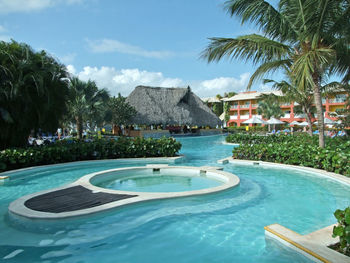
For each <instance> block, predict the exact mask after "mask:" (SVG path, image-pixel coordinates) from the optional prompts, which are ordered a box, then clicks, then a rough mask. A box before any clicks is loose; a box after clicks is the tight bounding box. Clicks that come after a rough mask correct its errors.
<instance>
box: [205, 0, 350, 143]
mask: <svg viewBox="0 0 350 263" xmlns="http://www.w3.org/2000/svg"><path fill="white" fill-rule="evenodd" d="M225 8H226V9H227V11H228V12H229V13H230V15H231V16H233V15H236V16H238V17H240V18H241V21H242V24H243V23H245V22H251V23H253V24H256V25H257V26H258V27H259V29H260V31H261V32H262V33H263V35H259V34H251V35H244V36H240V37H237V38H210V44H209V45H208V47H207V48H206V49H205V50H204V51H203V53H202V57H203V58H205V59H207V60H208V62H211V61H219V60H221V59H222V58H224V57H226V58H240V59H245V60H251V61H253V63H254V64H260V65H259V67H258V68H257V70H256V71H255V73H254V74H253V75H252V76H251V78H250V81H249V84H248V87H247V89H249V88H250V87H251V85H252V83H253V82H254V81H255V80H257V79H260V78H261V77H262V76H263V75H265V74H266V73H271V72H275V71H277V70H288V69H291V72H292V74H293V75H294V77H295V78H297V79H298V80H299V81H298V85H300V86H308V85H310V86H311V87H312V90H313V93H314V101H315V106H316V110H317V118H318V125H319V127H318V128H319V131H320V133H319V146H320V147H324V116H323V108H322V98H321V90H320V87H321V84H322V81H323V78H324V77H325V76H326V75H327V74H330V73H339V74H343V75H344V76H345V77H344V80H348V79H350V58H349V39H350V38H349V36H350V19H349V17H350V3H349V2H348V1H345V0H332V1H329V0H280V1H279V4H278V7H277V8H275V7H274V6H273V5H271V4H270V3H268V2H267V1H263V0H249V1H248V0H229V1H227V2H226V4H225Z"/></svg>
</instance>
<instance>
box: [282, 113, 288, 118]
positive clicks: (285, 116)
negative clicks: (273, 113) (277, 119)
mask: <svg viewBox="0 0 350 263" xmlns="http://www.w3.org/2000/svg"><path fill="white" fill-rule="evenodd" d="M282 118H290V113H285V114H284V115H283V116H282Z"/></svg>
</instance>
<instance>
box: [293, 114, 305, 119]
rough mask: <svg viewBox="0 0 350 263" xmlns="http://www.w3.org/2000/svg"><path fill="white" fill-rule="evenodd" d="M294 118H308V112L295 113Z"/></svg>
mask: <svg viewBox="0 0 350 263" xmlns="http://www.w3.org/2000/svg"><path fill="white" fill-rule="evenodd" d="M294 118H295V119H305V118H306V114H295V115H294Z"/></svg>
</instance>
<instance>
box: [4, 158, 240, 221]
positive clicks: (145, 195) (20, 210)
mask: <svg viewBox="0 0 350 263" xmlns="http://www.w3.org/2000/svg"><path fill="white" fill-rule="evenodd" d="M135 169H160V170H163V169H176V170H191V171H193V170H194V171H196V173H195V174H192V176H198V177H201V176H205V177H208V178H211V177H212V178H214V179H216V180H219V181H221V182H222V184H221V185H219V186H216V187H211V188H205V189H200V190H193V191H183V192H157V193H154V192H131V191H120V190H112V189H106V188H101V187H97V186H95V185H93V184H92V183H91V182H90V180H91V179H92V178H94V177H95V178H96V176H103V174H106V175H107V174H108V173H111V172H118V171H125V170H135ZM220 169H222V168H220V167H207V166H206V167H191V166H166V165H164V164H160V165H156V164H152V165H150V166H138V167H127V168H117V169H110V170H105V171H100V172H96V173H91V174H88V175H85V176H83V177H81V178H80V179H78V180H77V181H75V182H73V183H71V184H68V185H65V186H62V187H58V188H54V189H50V190H45V191H41V192H37V193H33V194H30V195H26V196H23V197H20V198H19V199H17V200H15V201H13V202H12V203H10V205H9V212H10V214H14V215H16V216H20V217H25V218H30V219H45V220H50V219H63V218H69V217H75V216H82V215H88V214H92V213H97V212H102V211H106V210H109V209H112V208H116V207H120V206H124V205H129V204H133V203H138V202H143V201H149V200H157V199H167V198H179V197H186V196H195V195H204V194H210V193H215V192H219V191H223V190H226V189H229V188H232V187H235V186H237V185H239V182H240V180H239V178H238V177H237V176H236V175H234V174H232V173H228V172H224V171H221V170H220ZM185 176H189V175H188V173H187V174H185ZM79 185H80V186H83V187H85V188H87V189H90V190H92V191H93V192H103V193H110V194H127V195H137V196H135V197H131V198H127V199H122V200H118V201H114V202H110V203H107V204H103V205H100V206H96V207H91V208H87V209H81V210H75V211H70V212H61V213H48V212H40V211H36V210H32V209H30V208H28V207H26V206H25V205H24V203H25V202H26V201H27V200H29V199H31V198H33V197H36V196H39V195H42V194H46V193H50V192H53V191H58V190H63V189H66V188H70V187H73V186H79Z"/></svg>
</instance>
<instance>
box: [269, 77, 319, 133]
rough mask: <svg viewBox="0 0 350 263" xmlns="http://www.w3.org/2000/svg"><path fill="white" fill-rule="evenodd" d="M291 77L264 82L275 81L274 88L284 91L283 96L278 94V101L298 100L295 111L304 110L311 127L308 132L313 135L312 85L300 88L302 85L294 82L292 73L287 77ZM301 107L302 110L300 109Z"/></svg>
mask: <svg viewBox="0 0 350 263" xmlns="http://www.w3.org/2000/svg"><path fill="white" fill-rule="evenodd" d="M288 78H289V80H290V82H288V81H287V80H283V81H280V82H277V81H274V80H270V79H264V84H266V83H273V85H272V88H274V89H276V90H279V91H281V92H282V94H283V95H282V96H278V101H279V102H281V103H290V102H292V103H294V102H296V103H297V104H298V106H295V107H294V113H298V112H302V113H304V114H305V116H306V121H307V123H308V126H309V129H308V133H309V135H310V136H312V121H311V119H312V115H313V109H314V105H313V101H314V96H313V92H312V89H311V87H310V86H309V87H307V88H305V87H304V88H303V89H300V88H301V86H297V84H294V85H293V83H295V81H294V82H293V80H292V78H291V77H290V75H287V79H288ZM299 109H300V110H299Z"/></svg>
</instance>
